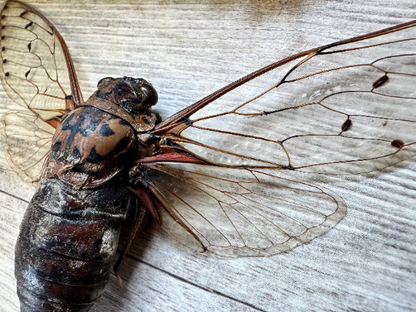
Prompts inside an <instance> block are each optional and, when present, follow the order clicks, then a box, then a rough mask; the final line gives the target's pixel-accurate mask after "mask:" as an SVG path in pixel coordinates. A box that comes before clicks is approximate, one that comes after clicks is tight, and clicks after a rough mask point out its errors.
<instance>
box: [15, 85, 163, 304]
mask: <svg viewBox="0 0 416 312" xmlns="http://www.w3.org/2000/svg"><path fill="white" fill-rule="evenodd" d="M105 82H106V83H103V82H102V81H101V82H100V83H99V90H98V91H97V92H95V93H94V94H93V95H92V96H91V98H90V99H89V100H88V101H87V102H85V103H83V105H81V106H79V107H78V108H76V109H75V110H73V111H71V112H69V113H68V114H67V115H66V116H64V117H63V118H62V120H61V122H60V124H59V126H58V127H57V130H56V133H55V135H54V137H53V140H52V146H51V152H50V155H49V159H48V163H47V165H46V170H45V174H44V175H43V178H42V180H41V182H40V186H39V188H38V189H37V191H36V193H35V195H34V197H33V198H32V200H31V202H30V204H29V207H28V209H27V211H26V214H25V217H24V220H23V222H22V226H21V230H20V236H19V239H18V242H17V245H16V277H17V284H18V285H17V286H18V294H19V297H20V300H21V307H22V308H21V309H22V311H31V312H33V311H88V310H89V309H90V308H91V306H92V305H93V304H94V302H95V301H96V300H97V299H98V298H99V297H100V296H101V294H102V292H103V290H104V287H105V285H106V283H107V281H108V278H109V273H110V265H111V261H112V258H113V256H114V254H115V253H116V251H117V245H118V239H119V233H120V229H121V226H122V225H123V223H124V224H126V223H127V224H131V223H132V222H134V220H135V219H136V216H137V215H138V213H139V209H143V208H144V207H143V204H142V203H140V201H139V199H137V197H136V196H135V195H134V194H133V193H131V192H130V191H129V190H128V188H127V187H128V186H129V183H130V182H129V169H131V167H132V166H134V165H135V160H137V158H140V157H142V156H141V155H138V153H140V151H143V150H146V149H143V148H138V145H140V144H141V142H140V141H139V140H138V139H137V137H138V136H139V134H138V132H137V130H136V129H140V128H142V129H152V128H153V127H154V125H155V122H156V120H158V115H157V114H155V113H152V112H151V111H150V108H149V107H150V105H148V103H149V101H148V98H147V97H146V95H145V94H141V93H140V85H139V83H140V84H143V81H140V82H138V80H135V79H131V78H122V79H107V80H106V81H105ZM145 87H146V88H148V89H150V87H151V86H150V84H148V85H146V86H145ZM142 89H143V88H142ZM146 90H147V89H146ZM152 96H153V97H152V98H151V100H152V101H151V103H152V104H155V99H157V97H155V95H152ZM135 104H136V105H139V108H138V109H136V110H135V111H134V105H135ZM123 105H124V107H123ZM103 107H105V109H102V108H103ZM126 107H127V108H128V109H130V110H131V111H129V110H128V109H126ZM126 114H128V115H129V116H130V118H127V119H128V120H126V119H125V118H124V117H125V115H126ZM134 120H138V122H137V123H134ZM143 120H146V121H147V123H145V125H139V124H140V122H142V121H143ZM150 153H151V152H150ZM143 156H146V155H143Z"/></svg>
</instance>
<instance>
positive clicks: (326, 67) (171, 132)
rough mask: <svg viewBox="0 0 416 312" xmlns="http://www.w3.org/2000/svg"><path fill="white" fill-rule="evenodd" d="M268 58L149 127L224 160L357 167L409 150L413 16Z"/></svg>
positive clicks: (336, 169)
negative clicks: (382, 27)
mask: <svg viewBox="0 0 416 312" xmlns="http://www.w3.org/2000/svg"><path fill="white" fill-rule="evenodd" d="M276 64H277V65H276V66H274V65H275V64H272V65H270V66H268V67H266V68H265V69H263V70H259V71H258V72H257V74H255V75H254V77H251V76H253V74H251V75H249V76H248V77H250V79H249V80H247V79H246V78H242V79H241V80H239V81H237V82H236V83H237V85H238V86H232V85H233V84H232V85H230V86H231V87H232V88H231V87H228V89H231V90H228V89H227V87H226V88H224V89H227V92H225V93H224V94H222V95H221V96H218V94H217V93H214V94H212V95H211V96H208V97H207V98H206V99H208V100H207V101H208V102H209V105H207V104H206V103H205V104H204V105H199V104H198V103H203V102H204V101H205V100H201V101H200V102H197V103H196V104H195V105H196V106H191V107H189V108H187V109H185V110H184V111H183V112H182V113H179V114H176V115H174V117H172V118H169V119H168V120H170V121H169V122H168V123H166V122H165V123H164V124H163V123H162V125H161V126H160V128H159V129H157V130H156V133H157V131H159V134H160V133H161V130H162V129H165V130H164V131H165V133H166V138H167V141H166V142H167V143H168V145H169V144H170V145H171V146H172V145H173V144H172V143H174V144H176V143H177V144H179V145H181V146H182V147H183V152H186V153H192V154H195V155H197V156H198V157H199V158H201V159H204V160H205V161H207V162H208V163H212V164H215V165H217V166H223V167H236V168H251V169H254V168H264V167H267V168H275V169H290V170H304V171H308V172H316V173H329V174H344V173H362V172H370V171H374V170H379V169H382V168H386V167H389V166H392V165H394V164H396V163H398V162H400V161H402V160H404V159H407V158H409V157H412V156H414V155H415V147H416V144H415V142H416V93H415V87H414V86H415V85H416V21H414V22H411V23H408V24H404V26H403V25H399V26H397V27H396V28H391V29H388V30H385V31H380V32H378V33H376V34H375V35H374V34H369V35H367V36H363V37H358V38H356V39H349V40H345V41H342V42H339V43H336V44H333V45H328V46H325V47H320V48H317V49H313V50H310V51H306V52H304V53H300V54H299V55H297V56H294V57H290V58H288V59H286V60H284V61H281V62H277V63H276ZM241 82H244V83H241ZM213 98H215V99H214V100H212V101H211V100H210V99H213ZM198 105H199V106H198ZM182 115H183V116H182Z"/></svg>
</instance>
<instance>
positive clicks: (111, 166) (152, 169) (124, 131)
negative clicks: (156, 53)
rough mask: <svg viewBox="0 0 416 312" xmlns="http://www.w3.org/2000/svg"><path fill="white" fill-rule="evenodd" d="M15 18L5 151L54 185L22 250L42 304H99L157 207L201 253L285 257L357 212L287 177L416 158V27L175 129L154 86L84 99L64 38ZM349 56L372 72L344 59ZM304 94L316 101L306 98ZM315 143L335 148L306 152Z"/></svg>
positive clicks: (287, 69) (213, 105) (8, 23)
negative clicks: (119, 250)
mask: <svg viewBox="0 0 416 312" xmlns="http://www.w3.org/2000/svg"><path fill="white" fill-rule="evenodd" d="M3 16H4V17H3ZM1 23H2V29H1V36H2V44H1V49H2V61H3V71H2V81H3V86H4V88H5V90H6V92H7V93H8V95H9V96H10V97H11V98H12V100H14V101H15V102H16V103H17V104H19V105H21V106H22V108H23V109H22V110H20V111H13V112H9V113H7V114H5V115H4V117H3V119H2V133H3V137H4V141H3V142H4V145H5V149H6V155H7V158H8V160H9V162H10V164H11V166H12V167H13V169H14V170H15V171H16V172H18V173H19V175H20V176H21V177H22V178H23V179H24V180H26V181H28V182H36V183H39V188H38V191H37V192H36V194H35V196H34V198H33V199H32V201H31V204H30V206H29V208H28V211H27V213H26V216H25V219H24V221H23V223H22V234H23V235H21V236H20V240H19V242H18V244H17V248H16V251H17V257H16V258H17V276H16V277H17V280H18V292H19V296H20V298H21V302H22V306H23V307H25V306H29V307H30V308H28V309H29V310H35V309H37V310H39V309H41V308H40V307H42V309H43V310H44V311H50V310H58V311H59V309H61V310H64V309H65V308H69V309H72V310H73V311H77V309H78V310H80V311H81V310H82V309H84V310H85V311H87V310H88V309H89V308H90V307H91V305H92V304H94V302H95V301H96V300H97V299H98V298H99V296H100V295H101V293H102V290H103V287H104V285H105V282H106V280H107V279H108V274H109V272H110V260H111V259H112V256H113V255H114V253H115V250H116V246H117V240H118V230H119V228H120V226H121V225H122V224H125V225H130V226H131V227H132V228H133V230H132V236H134V233H135V231H136V229H137V228H138V227H140V225H141V221H142V218H143V214H144V212H145V211H146V209H147V210H148V211H150V213H151V214H152V215H153V217H154V218H155V219H156V220H157V221H158V222H159V223H160V224H161V227H162V228H163V229H165V230H166V231H167V232H168V233H170V234H171V235H172V236H175V237H177V239H178V240H181V241H182V242H183V243H184V244H186V245H188V246H192V247H194V248H196V249H201V250H207V251H210V252H213V253H216V254H219V255H222V256H226V257H234V256H266V255H273V254H277V253H279V252H283V251H287V250H290V249H292V248H294V247H296V246H298V245H301V244H304V243H307V242H309V241H311V240H312V239H314V238H316V237H317V236H320V235H322V234H324V233H326V232H327V231H328V230H329V229H331V228H332V227H333V226H335V225H336V224H337V223H338V222H339V221H340V220H341V219H342V218H343V217H344V215H345V213H346V205H345V203H344V201H343V200H342V199H341V198H340V197H339V196H338V195H336V194H334V193H333V192H331V191H329V190H327V189H324V188H323V187H317V186H314V185H312V184H309V183H305V182H303V181H300V180H296V179H293V178H290V179H289V178H287V177H285V176H284V174H283V172H284V171H285V170H290V171H296V170H299V171H300V170H303V171H312V172H318V173H327V174H338V173H360V172H367V171H373V170H376V169H381V168H385V167H388V166H391V165H393V164H396V163H398V162H400V161H401V160H403V159H406V158H408V157H411V156H412V155H413V152H412V148H414V144H413V143H414V139H413V138H414V125H415V116H414V115H412V113H413V112H414V105H415V97H414V95H413V96H412V94H414V90H413V89H412V86H413V85H414V84H412V83H411V82H412V79H414V74H413V73H414V71H413V72H412V71H409V68H414V64H415V55H414V51H413V50H414V49H413V47H414V38H413V37H414V35H413V34H414V25H415V22H411V23H408V24H404V25H400V26H397V27H395V28H390V29H387V30H383V31H380V32H378V33H374V34H369V35H366V36H362V37H357V38H354V39H350V40H346V41H345V42H341V43H337V44H334V45H330V46H326V47H322V48H318V49H313V50H310V51H307V52H304V53H301V54H298V55H296V56H293V57H291V58H288V59H285V60H283V61H281V62H277V63H275V64H272V65H270V66H269V67H266V68H264V69H261V70H259V71H257V72H255V73H253V74H251V75H249V76H247V77H245V78H243V79H242V80H239V81H237V82H236V83H234V84H231V85H229V86H227V87H225V88H224V89H221V90H219V91H218V92H216V93H214V94H212V95H211V96H208V97H207V98H205V99H203V100H201V101H199V102H197V103H195V104H194V105H192V106H190V107H188V108H186V109H185V110H183V111H181V112H179V113H177V114H175V115H173V116H171V117H170V118H168V119H166V120H164V121H161V120H160V118H159V116H158V115H157V114H156V113H154V112H152V110H151V106H153V105H154V104H156V102H157V94H156V92H155V90H154V88H153V87H152V86H151V84H149V83H148V82H146V81H145V80H143V79H134V78H116V79H113V78H104V79H103V80H101V81H100V82H99V83H98V86H97V88H98V90H97V91H96V92H95V93H94V94H93V95H92V96H91V97H90V99H89V100H87V101H85V102H84V101H83V99H82V94H81V91H80V88H79V85H78V82H77V79H76V76H75V70H74V67H73V65H72V61H71V59H70V56H69V52H68V49H67V48H66V45H65V43H64V41H63V39H62V38H61V37H60V35H59V33H58V32H57V31H56V29H55V28H54V27H53V25H51V24H50V23H49V22H48V21H47V20H46V19H45V18H44V17H43V16H42V15H41V14H40V13H39V12H37V11H36V10H34V9H33V8H31V7H29V6H27V5H25V4H22V3H20V2H17V1H9V2H8V3H7V4H6V7H5V9H4V10H3V13H2V20H1ZM390 35H391V37H390ZM350 53H351V54H354V55H355V56H357V57H361V58H362V63H359V64H357V63H354V64H348V63H345V62H346V59H347V57H346V55H349V54H350ZM340 55H341V56H340ZM354 59H357V58H354ZM323 60H324V61H325V64H326V65H325V66H324V67H322V65H320V66H317V63H316V62H318V63H319V64H320V63H321V62H322V61H323ZM412 66H413V67H412ZM317 68H319V70H317ZM345 81H346V82H347V83H345ZM413 81H414V80H413ZM305 85H308V86H309V90H313V92H312V91H311V93H308V92H306V91H301V94H302V96H301V97H300V96H299V89H298V88H299V87H303V86H305ZM322 86H325V87H322ZM406 86H409V87H408V88H406ZM317 89H319V92H318V93H317V92H316V91H317ZM397 91H398V92H397ZM294 94H295V95H296V94H297V96H294ZM345 97H347V98H348V99H349V102H350V104H349V105H347V106H340V105H339V103H345V102H346V101H345ZM207 105H209V107H210V110H209V112H210V113H208V112H207ZM391 107H394V109H391ZM213 111H214V112H215V113H214V114H212V112H213ZM413 114H414V113H413ZM295 117H300V120H297V122H296V123H293V122H292V120H293V119H294V118H295ZM253 123H254V124H256V125H258V127H256V129H257V130H256V132H249V133H248V132H246V131H245V128H246V127H245V125H248V124H253ZM305 124H307V125H308V126H307V127H305ZM250 129H253V127H250ZM310 145H312V146H316V149H317V150H319V151H322V153H319V154H317V155H315V157H314V155H312V156H311V155H305V154H304V153H303V147H304V146H310ZM42 176H43V178H42V180H41V177H42ZM104 204H105V205H104ZM144 207H146V209H145V208H144ZM129 223H130V224H129ZM75 237H76V238H77V240H75V239H74V238H75ZM39 246H40V248H39ZM127 247H128V246H127ZM45 250H48V251H50V250H52V251H53V253H50V252H45ZM125 250H126V248H125ZM52 255H53V257H52ZM57 255H58V256H57ZM120 259H121V258H120ZM96 263H99V265H100V266H98V267H95V266H94V265H93V264H96ZM75 266H77V267H82V270H76V271H75V270H73V271H72V270H71V271H70V272H69V271H62V269H63V268H72V267H75ZM68 270H70V269H68ZM33 272H35V273H36V274H34V275H33V274H32V273H33ZM29 273H31V274H29ZM86 276H88V277H90V279H89V280H87V279H86ZM85 281H87V282H86V283H85V284H83V283H84V282H85ZM62 284H65V285H71V286H68V287H67V288H65V289H64V288H63V287H57V286H56V285H62ZM39 285H40V287H39V288H36V287H37V286H39ZM91 285H93V286H91ZM80 294H85V296H80ZM22 309H24V308H22Z"/></svg>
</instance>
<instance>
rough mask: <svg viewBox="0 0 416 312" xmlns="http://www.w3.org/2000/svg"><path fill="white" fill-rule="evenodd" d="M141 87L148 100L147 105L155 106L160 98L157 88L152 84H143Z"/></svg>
mask: <svg viewBox="0 0 416 312" xmlns="http://www.w3.org/2000/svg"><path fill="white" fill-rule="evenodd" d="M140 89H141V91H142V92H143V94H144V95H145V100H146V104H147V105H149V106H153V105H155V104H156V103H157V100H158V96H157V92H156V89H155V88H153V86H152V85H150V84H143V85H142V86H141V87H140Z"/></svg>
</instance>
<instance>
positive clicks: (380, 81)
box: [373, 75, 389, 89]
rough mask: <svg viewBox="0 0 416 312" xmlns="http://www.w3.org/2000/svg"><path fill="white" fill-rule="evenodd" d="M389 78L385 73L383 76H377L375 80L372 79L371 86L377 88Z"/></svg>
mask: <svg viewBox="0 0 416 312" xmlns="http://www.w3.org/2000/svg"><path fill="white" fill-rule="evenodd" d="M388 80H389V77H387V75H384V76H383V77H380V78H378V79H377V80H376V81H374V83H373V88H374V89H376V88H379V87H381V86H382V85H384V84H385V83H386V82H387V81H388Z"/></svg>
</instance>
